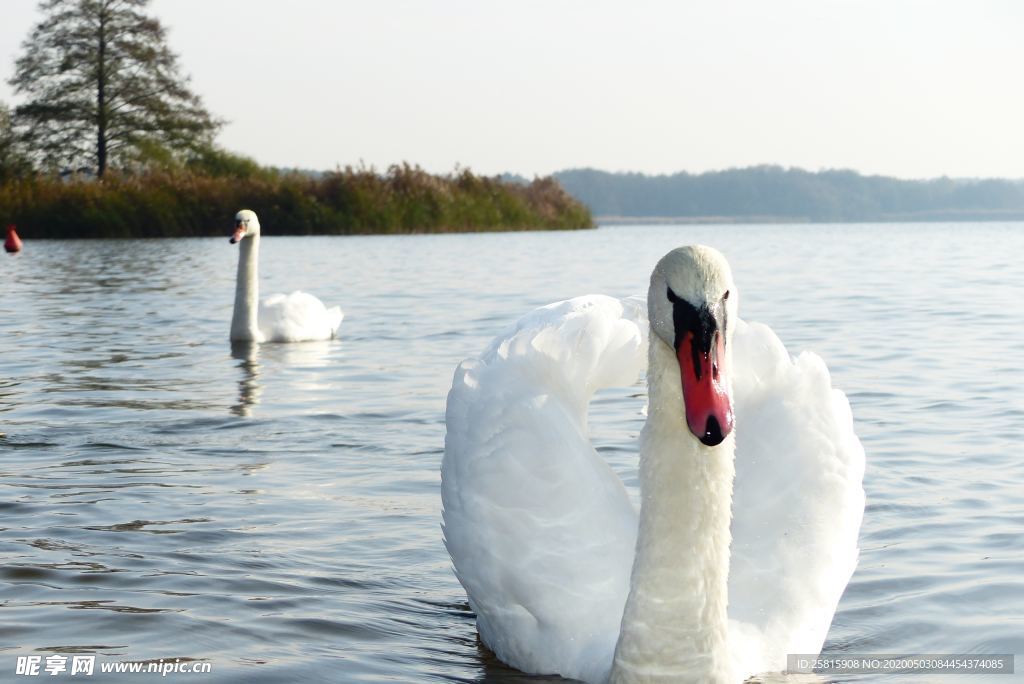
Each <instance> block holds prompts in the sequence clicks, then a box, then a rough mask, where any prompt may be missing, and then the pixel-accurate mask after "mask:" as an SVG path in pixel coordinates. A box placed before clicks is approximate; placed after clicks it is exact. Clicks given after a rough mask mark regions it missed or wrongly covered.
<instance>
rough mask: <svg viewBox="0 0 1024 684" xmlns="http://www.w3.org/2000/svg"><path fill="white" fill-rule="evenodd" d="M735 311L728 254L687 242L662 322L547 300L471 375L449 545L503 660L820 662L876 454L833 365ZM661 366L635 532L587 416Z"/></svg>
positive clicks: (702, 678) (539, 669) (602, 675)
mask: <svg viewBox="0 0 1024 684" xmlns="http://www.w3.org/2000/svg"><path fill="white" fill-rule="evenodd" d="M737 299H738V297H737V292H736V288H735V286H734V285H733V281H732V276H731V273H730V270H729V265H728V263H727V262H726V261H725V258H724V257H723V256H722V255H721V254H719V253H718V252H717V251H715V250H713V249H711V248H708V247H700V246H698V247H683V248H680V249H676V250H674V251H672V252H670V253H669V254H667V255H666V256H665V257H664V258H662V259H661V261H660V262H659V263H658V264H657V266H656V267H655V269H654V272H653V274H652V275H651V285H650V290H649V292H648V296H647V303H646V306H645V305H644V302H643V301H641V300H637V299H623V300H619V299H613V298H610V297H604V296H588V297H580V298H577V299H572V300H568V301H564V302H559V303H556V304H551V305H549V306H546V307H544V308H541V309H538V310H536V311H534V312H533V313H531V314H529V315H527V316H525V317H524V318H522V319H521V320H520V321H519V322H518V323H517V324H516V326H515V327H514V328H513V329H510V330H508V331H506V333H505V334H503V335H502V336H500V337H498V338H497V339H495V340H494V342H493V343H492V344H491V346H490V347H489V348H488V349H487V350H486V351H485V352H484V354H483V355H482V356H481V358H479V359H470V360H467V361H465V362H464V363H462V364H461V365H460V366H459V368H458V369H457V370H456V372H455V378H454V380H453V382H452V389H451V392H450V393H449V395H448V405H447V411H446V416H445V418H446V424H447V435H446V438H445V453H444V459H443V462H442V466H441V480H442V481H441V493H442V502H443V506H444V510H443V518H444V537H445V544H446V546H447V548H448V551H449V553H450V554H451V557H452V561H453V563H454V566H455V572H456V574H457V576H458V578H459V580H460V581H461V582H462V585H463V587H465V589H466V593H467V595H468V596H469V603H470V606H471V607H472V609H473V610H474V611H475V613H476V615H477V628H478V630H479V633H480V637H481V638H482V640H483V641H484V643H485V644H487V646H488V647H490V648H491V650H493V651H494V652H495V654H496V655H497V656H498V657H499V658H500V659H501V660H503V661H504V662H506V663H508V664H509V665H512V666H514V667H516V668H518V669H520V670H523V671H526V672H530V673H537V674H540V673H543V674H560V675H562V676H565V677H572V678H577V679H582V680H584V681H587V682H605V681H612V682H639V681H643V682H650V681H658V682H661V681H666V682H738V681H742V680H743V679H744V678H745V677H747V676H749V675H753V674H758V673H764V672H771V671H780V670H783V669H785V667H786V655H787V654H790V653H818V652H819V651H820V649H821V646H822V643H823V642H824V640H825V637H826V635H827V632H828V629H829V625H830V624H831V621H832V616H833V614H834V612H835V609H836V605H837V604H838V602H839V598H840V596H841V595H842V593H843V590H844V588H845V587H846V584H847V582H848V581H849V579H850V576H851V575H852V573H853V570H854V567H855V566H856V562H857V555H858V549H857V534H858V530H859V529H860V523H861V518H862V516H863V512H864V490H863V487H862V479H863V472H864V451H863V448H862V447H861V444H860V442H859V440H858V439H857V437H856V435H855V434H854V432H853V423H852V416H851V414H850V407H849V403H848V402H847V400H846V397H845V396H844V395H843V393H842V392H840V391H839V390H836V389H833V388H832V387H831V382H830V379H829V374H828V370H827V369H826V367H825V364H824V363H823V362H822V361H821V359H820V358H819V357H818V356H816V355H814V354H810V353H803V354H801V355H800V356H799V357H797V358H796V359H792V358H790V356H789V355H788V354H787V353H786V350H785V348H784V347H783V346H782V343H781V342H780V341H779V340H778V338H777V337H776V336H775V335H774V334H773V333H772V332H771V330H770V329H769V328H767V327H766V326H763V325H759V324H749V325H748V324H746V323H744V322H743V321H741V320H740V319H739V318H738V316H737V314H736V312H737ZM648 314H649V315H650V321H649V322H648ZM648 339H649V342H648ZM645 366H646V368H647V393H648V402H649V403H648V408H647V419H646V423H645V425H644V427H643V430H642V431H641V433H640V495H641V502H642V503H641V507H640V512H639V515H638V514H637V512H636V510H635V509H634V507H633V505H632V504H631V503H630V501H629V498H628V496H627V493H626V490H625V487H624V486H623V483H622V482H621V480H620V479H619V478H618V476H616V475H615V474H614V472H613V471H612V470H611V468H610V467H609V466H608V465H607V464H606V463H605V461H604V460H603V459H602V458H601V457H599V456H598V455H597V453H596V452H595V450H594V447H593V446H592V445H591V443H590V439H589V436H588V428H587V423H588V421H587V409H588V404H589V402H590V399H591V397H592V396H593V394H594V392H595V391H596V390H598V389H600V388H604V387H611V386H629V385H630V384H632V383H634V382H635V381H636V379H637V377H638V375H639V373H640V372H641V371H642V370H643V369H644V367H645ZM639 410H640V406H637V411H639ZM734 412H735V416H734ZM734 422H735V430H733V423H734ZM734 484H735V487H734ZM730 525H731V530H730ZM730 559H731V561H730Z"/></svg>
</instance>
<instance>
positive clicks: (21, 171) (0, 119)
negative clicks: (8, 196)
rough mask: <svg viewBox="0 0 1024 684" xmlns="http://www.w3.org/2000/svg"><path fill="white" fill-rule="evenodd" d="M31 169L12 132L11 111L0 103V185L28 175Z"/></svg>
mask: <svg viewBox="0 0 1024 684" xmlns="http://www.w3.org/2000/svg"><path fill="white" fill-rule="evenodd" d="M31 169H32V167H31V165H30V164H29V161H28V159H27V158H26V157H25V154H24V153H23V152H22V149H21V145H20V144H19V143H18V139H17V136H16V134H15V132H14V127H13V125H12V121H11V110H10V109H8V107H7V105H5V104H4V103H2V102H0V183H2V182H4V181H7V180H10V179H11V178H17V177H19V176H25V175H28V174H29V172H30V171H31Z"/></svg>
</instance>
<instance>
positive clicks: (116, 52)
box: [10, 0, 220, 177]
mask: <svg viewBox="0 0 1024 684" xmlns="http://www.w3.org/2000/svg"><path fill="white" fill-rule="evenodd" d="M148 4H149V0H44V1H43V2H41V3H40V5H39V9H40V11H41V12H42V13H43V15H44V18H43V20H42V21H41V22H39V24H37V25H36V27H35V28H34V29H33V31H32V33H31V35H30V36H29V37H28V39H27V40H26V41H25V42H24V44H23V46H22V47H23V50H24V54H23V55H22V56H21V57H19V58H18V60H17V63H16V71H15V75H14V77H13V78H12V79H11V81H10V83H11V85H12V86H14V88H15V91H16V92H18V93H20V94H24V95H27V96H28V100H27V102H25V103H24V104H22V105H20V106H18V107H17V108H16V109H15V119H16V122H17V125H18V127H19V130H20V131H21V136H22V139H23V140H24V142H25V143H26V146H27V148H28V149H29V150H30V151H31V152H32V153H33V156H34V157H35V158H36V160H37V161H38V162H42V163H44V164H49V165H61V166H72V167H75V166H81V165H86V166H90V167H92V168H95V169H96V174H97V175H98V176H101V177H102V176H103V174H104V173H105V172H106V170H107V167H108V166H109V165H111V164H115V165H116V164H128V163H130V162H132V161H140V160H145V159H146V158H147V157H150V156H154V151H160V152H167V151H169V152H171V153H177V152H182V151H186V150H190V149H194V148H198V147H203V146H208V145H209V144H210V143H211V142H212V136H213V134H214V132H215V131H216V130H217V128H218V127H219V126H220V122H219V121H218V120H216V119H214V118H213V117H212V116H211V115H210V114H209V113H208V112H207V111H206V110H205V109H204V108H203V106H202V103H201V101H200V99H199V97H198V96H196V95H194V94H193V93H192V92H191V91H190V90H189V89H188V87H187V85H186V84H187V79H185V78H183V77H182V76H181V75H180V74H179V72H178V66H177V57H176V56H175V54H174V53H173V52H171V51H170V49H169V48H168V47H167V45H166V43H165V38H166V31H165V30H164V28H163V26H161V25H160V22H159V21H158V20H156V19H154V18H152V17H150V16H147V15H146V14H145V9H146V5H148Z"/></svg>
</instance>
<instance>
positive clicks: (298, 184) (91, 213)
mask: <svg viewBox="0 0 1024 684" xmlns="http://www.w3.org/2000/svg"><path fill="white" fill-rule="evenodd" d="M241 208H250V209H253V210H254V211H256V213H257V214H259V217H260V222H261V223H262V224H263V225H264V226H266V229H267V232H268V233H272V234H278V235H282V234H284V235H311V234H326V235H348V234H366V233H420V232H455V231H488V230H532V229H573V228H588V227H590V226H591V225H592V220H591V216H590V212H589V211H588V210H587V208H586V207H584V206H583V205H582V204H580V203H579V202H577V201H576V200H574V199H573V198H571V197H570V196H569V195H568V194H567V193H566V192H565V191H564V190H563V189H562V188H561V186H560V185H559V184H558V183H557V182H556V181H555V180H553V179H551V178H541V179H537V180H534V181H533V182H532V183H529V184H515V183H506V182H502V181H501V180H499V179H497V178H489V177H483V176H477V175H474V174H472V173H471V172H469V171H468V170H464V171H460V172H457V173H455V174H451V175H447V176H435V175H431V174H428V173H426V172H425V171H423V170H421V169H419V168H416V167H411V166H409V165H401V166H392V167H391V168H390V169H388V171H387V173H385V174H379V173H376V172H374V171H373V170H367V169H351V168H346V169H343V170H338V171H334V172H330V173H325V174H322V175H320V176H316V177H314V176H311V175H309V174H302V173H281V172H274V171H268V170H259V171H258V172H256V171H254V170H252V169H249V170H247V172H246V173H240V174H231V173H227V174H224V173H221V174H209V173H205V172H195V171H187V170H175V171H163V172H152V173H147V174H144V175H134V176H126V175H120V176H119V175H114V174H110V175H108V176H107V177H106V178H104V179H103V181H102V182H98V181H96V180H93V179H83V180H71V181H68V180H59V179H54V178H50V177H41V176H40V177H31V178H22V179H18V180H10V181H8V182H6V183H4V184H2V185H0V223H3V224H6V223H15V224H17V225H18V230H19V232H20V233H21V234H22V236H23V237H27V238H29V239H32V238H37V239H38V238H117V237H179V236H205V235H218V234H220V233H223V232H224V230H226V228H225V226H227V225H228V224H229V223H230V221H231V219H232V217H233V216H234V214H235V212H236V211H238V210H239V209H241Z"/></svg>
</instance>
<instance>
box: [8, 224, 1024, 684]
mask: <svg viewBox="0 0 1024 684" xmlns="http://www.w3.org/2000/svg"><path fill="white" fill-rule="evenodd" d="M229 219H230V217H226V218H225V223H224V226H222V227H213V228H212V229H211V234H215V235H217V236H218V237H216V238H213V237H211V238H208V239H190V240H131V241H88V242H87V241H75V242H70V241H33V240H32V239H31V235H30V234H28V235H25V234H23V235H22V237H23V238H24V239H25V249H24V251H23V252H22V253H21V254H18V255H14V256H7V255H2V257H0V275H2V281H3V289H2V293H3V294H2V297H0V432H4V433H6V437H5V438H2V439H0V486H2V490H0V491H2V495H0V558H2V560H3V563H2V568H0V580H2V582H0V608H2V612H0V616H2V620H0V680H10V679H13V678H14V672H15V663H16V660H17V657H18V656H26V655H41V656H43V658H44V660H45V657H46V656H49V655H52V654H62V655H65V656H69V657H70V656H72V655H73V654H94V655H96V656H97V660H96V662H97V663H100V662H113V661H143V660H150V661H159V660H163V661H164V662H165V663H168V662H174V661H175V660H180V661H182V662H188V661H190V660H199V661H202V662H208V663H210V666H211V671H212V674H210V675H206V676H203V677H198V678H197V681H198V679H202V680H203V681H218V682H220V681H224V682H276V681H310V682H314V681H356V682H358V681H363V682H366V681H389V682H398V681H402V682H406V681H407V682H422V681H431V680H433V681H488V682H510V681H517V682H518V681H523V682H525V681H538V680H543V679H544V678H538V677H525V676H521V675H517V674H516V673H514V672H512V671H510V670H508V669H507V668H505V667H504V666H502V665H501V664H500V663H499V662H497V661H496V660H495V659H494V658H493V657H492V656H490V655H489V654H488V653H487V651H486V649H484V648H483V647H482V646H481V645H480V644H479V642H478V639H477V636H476V628H475V625H474V618H473V615H472V613H471V612H470V610H469V606H468V604H467V601H466V597H465V594H464V593H463V591H462V588H461V587H460V586H459V584H458V582H457V581H456V580H455V578H454V576H453V575H452V573H451V569H450V563H449V560H448V557H447V554H446V552H445V550H444V547H443V546H442V544H441V534H440V527H439V525H440V494H439V467H440V462H441V456H442V452H443V444H444V432H445V428H444V402H445V395H446V393H447V391H448V388H449V386H450V383H451V377H452V372H453V370H454V369H455V366H456V365H457V364H458V363H459V362H460V361H461V360H462V359H464V358H465V357H468V356H472V355H476V354H478V353H480V352H481V351H482V350H483V349H484V347H485V346H486V345H487V343H488V342H489V341H490V339H491V338H492V337H493V336H495V335H496V334H497V333H499V332H501V330H502V329H503V328H504V327H505V326H506V325H508V324H509V323H511V322H513V321H514V320H515V319H516V318H518V317H519V316H520V315H522V314H524V313H526V312H527V311H529V310H530V309H532V308H535V307H537V306H540V305H543V304H547V303H549V302H552V301H556V300H560V299H565V298H568V297H572V296H576V295H580V294H587V293H593V292H599V293H606V294H612V295H617V296H625V295H630V294H642V293H645V292H646V288H647V281H648V278H649V275H650V270H651V268H652V267H653V265H654V263H655V262H656V261H657V259H658V258H659V257H660V256H661V255H663V254H664V253H665V252H667V251H668V250H669V249H671V248H673V247H676V246H679V245H681V244H687V243H693V242H702V243H705V244H710V245H713V246H716V247H717V248H719V249H720V250H722V251H723V252H724V253H725V254H726V256H727V257H728V258H729V260H730V262H731V264H732V270H733V274H734V278H735V281H736V284H737V288H738V290H739V295H740V303H739V305H740V315H741V316H742V317H743V318H745V319H746V320H748V321H761V322H763V323H767V324H769V325H770V326H771V327H772V328H773V329H774V330H775V331H776V333H778V335H779V336H780V337H781V339H782V340H783V342H784V343H785V344H786V345H787V347H788V349H789V351H790V353H796V352H799V351H800V350H804V349H811V350H814V351H816V352H818V353H819V354H821V355H822V356H823V357H824V359H825V360H826V362H827V364H828V365H829V367H830V369H831V371H832V374H833V382H834V384H835V385H836V386H837V387H839V388H841V389H843V390H844V391H845V392H846V393H847V395H848V396H849V399H850V403H851V405H852V408H853V413H854V419H855V424H856V430H857V433H858V434H859V435H860V438H861V440H862V442H863V444H864V447H865V450H866V452H867V472H866V476H865V481H864V485H865V489H866V492H867V501H868V503H867V510H866V513H865V516H864V524H863V528H862V530H861V556H860V564H859V567H858V570H857V572H856V573H855V575H854V577H853V580H852V581H851V583H850V585H849V587H848V589H847V591H846V594H845V595H844V597H843V600H842V602H841V603H840V606H839V610H838V612H837V614H836V617H835V620H834V622H833V626H832V630H831V632H830V635H829V640H828V642H827V644H826V647H827V648H828V649H830V650H834V651H845V652H849V653H901V652H902V653H1016V654H1024V458H1022V457H1021V445H1022V444H1024V391H1022V389H1021V388H1022V386H1024V370H1022V368H1024V322H1022V317H1024V304H1022V300H1024V266H1022V255H1024V224H1001V223H986V224H911V225H881V224H875V225H796V226H789V225H772V226H766V225H743V226H700V225H693V226H649V227H637V226H632V227H631V226H622V227H605V228H600V229H598V230H594V231H582V232H552V233H505V234H468V235H416V236H399V237H390V236H389V237H383V236H381V237H306V238H297V237H288V238H285V237H273V236H272V233H273V226H267V227H266V228H265V230H264V234H265V237H264V238H263V241H262V250H261V277H262V292H263V294H264V295H266V294H271V293H273V292H278V291H291V290H294V289H302V290H306V291H309V292H312V293H313V294H315V295H317V296H318V297H319V298H320V299H322V300H323V301H324V303H325V304H327V305H328V306H330V305H335V304H337V305H340V306H341V307H342V309H344V311H345V320H344V322H343V323H342V328H341V339H340V340H334V341H331V342H324V343H304V344H290V345H263V346H262V347H259V348H255V349H244V348H236V349H234V350H232V348H231V346H230V345H229V343H228V340H227V337H228V327H229V323H230V318H231V307H232V303H233V295H234V278H235V264H236V260H237V254H238V252H237V247H233V246H231V245H229V244H228V241H227V235H228V230H229V229H230V223H231V222H230V220H229ZM221 233H223V234H221ZM267 234H270V237H267V236H266V235H267ZM639 390H640V387H637V388H633V390H631V391H629V390H624V391H621V392H610V393H607V394H604V395H600V396H599V400H598V401H597V402H595V405H594V407H593V408H592V415H593V423H594V433H595V434H594V440H595V442H596V443H598V444H599V445H601V446H603V447H605V449H604V450H603V451H605V452H607V453H610V454H612V456H613V466H614V467H615V468H616V469H617V470H619V472H620V473H622V474H623V476H624V478H625V479H626V481H627V484H628V485H631V486H634V487H635V484H636V463H635V456H634V455H633V454H634V453H635V452H634V451H633V449H634V446H633V440H635V437H636V434H637V432H638V430H639V428H640V425H641V421H642V420H643V418H642V416H641V415H640V413H639V412H638V410H637V405H636V403H635V402H636V399H635V398H630V396H629V395H630V394H635V393H636V392H637V391H639ZM97 668H98V665H97ZM1017 670H1018V672H1020V671H1022V670H1024V662H1022V658H1021V657H1020V656H1019V655H1018V658H1017ZM44 674H45V673H44ZM63 676H64V677H68V676H70V675H69V673H64V675H63ZM1017 676H1018V677H1019V676H1020V675H1017ZM109 677H110V679H111V680H113V681H118V682H127V681H132V678H131V677H127V676H125V675H118V676H114V675H110V676H109ZM189 677H190V676H189V675H178V676H177V677H173V676H172V677H171V679H176V680H185V679H189ZM932 678H933V677H928V676H924V677H921V678H920V679H918V678H915V677H914V676H907V675H902V676H899V675H893V676H891V677H890V678H889V680H890V681H893V682H900V683H906V682H914V681H930V680H931V679H932ZM961 678H962V677H958V676H956V675H948V676H944V677H942V679H941V681H943V682H955V681H959V679H961ZM93 679H94V680H95V681H104V679H103V678H102V677H101V676H100V675H99V673H98V671H97V676H96V677H94V678H93ZM146 679H147V677H146V676H145V675H141V676H139V677H138V680H139V681H143V680H146ZM148 679H149V680H150V681H151V680H152V676H151V675H150V677H149V678H148ZM883 679H884V678H883V677H881V676H879V675H871V676H863V677H860V678H858V677H854V676H844V677H843V679H842V681H865V682H866V681H871V682H874V681H880V680H883ZM979 679H981V680H982V681H993V682H1002V681H1009V680H1011V679H1014V677H1008V676H995V678H994V679H992V678H984V679H982V678H979V677H975V678H972V679H971V681H977V680H979ZM61 680H62V679H60V678H58V679H57V681H61ZM25 681H31V679H26V680H25Z"/></svg>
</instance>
